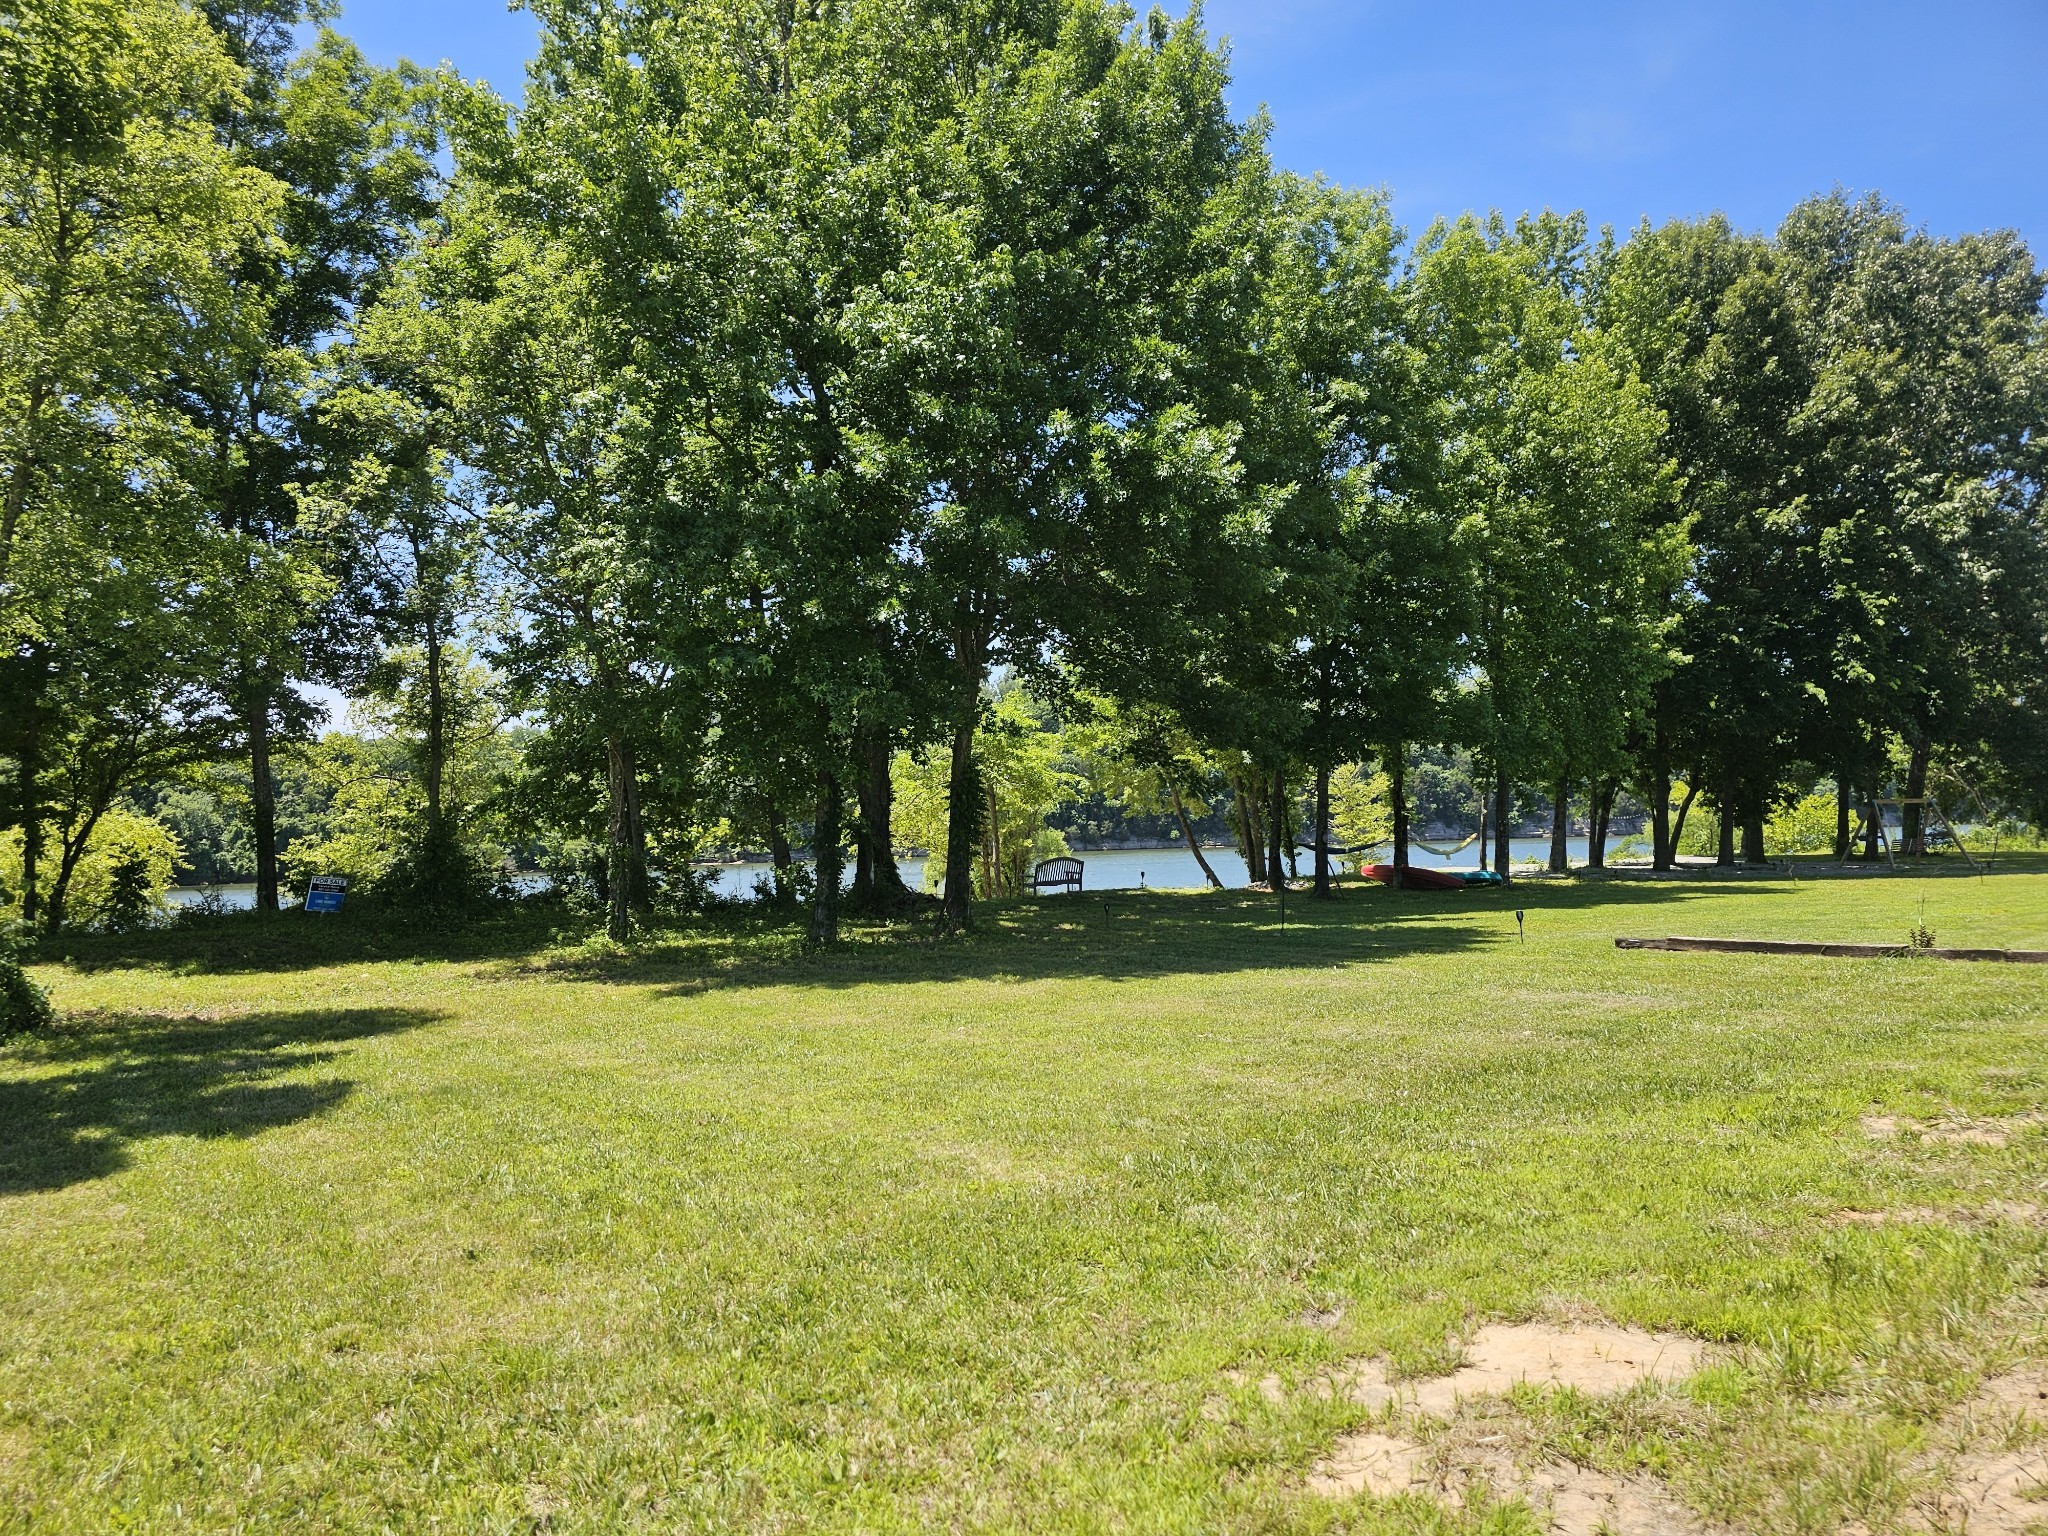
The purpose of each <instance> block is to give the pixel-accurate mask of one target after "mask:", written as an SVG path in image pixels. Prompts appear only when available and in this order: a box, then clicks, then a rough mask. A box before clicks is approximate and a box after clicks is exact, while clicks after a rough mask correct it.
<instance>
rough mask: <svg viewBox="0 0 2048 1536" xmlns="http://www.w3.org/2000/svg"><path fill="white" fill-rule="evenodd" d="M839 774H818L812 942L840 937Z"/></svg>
mask: <svg viewBox="0 0 2048 1536" xmlns="http://www.w3.org/2000/svg"><path fill="white" fill-rule="evenodd" d="M841 798H842V796H841V793H840V788H839V778H838V776H837V775H836V774H833V773H830V772H824V773H820V774H819V775H818V816H817V820H816V821H815V822H814V823H813V826H814V828H815V830H814V831H813V832H812V834H811V856H812V858H813V859H814V860H815V861H816V863H815V865H814V868H815V869H816V872H817V877H818V878H817V879H816V880H815V881H814V882H812V886H811V942H812V943H814V944H835V943H837V942H838V940H839V882H840V879H841V877H842V876H843V875H844V873H845V868H846V862H845V859H844V857H843V856H842V854H841V852H840V847H839V839H840V825H839V820H840V800H841Z"/></svg>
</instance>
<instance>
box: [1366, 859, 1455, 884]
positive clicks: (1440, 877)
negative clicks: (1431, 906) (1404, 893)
mask: <svg viewBox="0 0 2048 1536" xmlns="http://www.w3.org/2000/svg"><path fill="white" fill-rule="evenodd" d="M1358 872H1359V873H1360V874H1361V875H1364V876H1365V877H1366V879H1368V880H1377V881H1379V883H1380V884H1381V885H1400V886H1403V887H1405V888H1406V889H1408V890H1411V891H1462V890H1463V889H1464V888H1465V877H1464V876H1463V875H1459V874H1453V873H1452V872H1451V871H1450V870H1448V869H1423V868H1422V867H1421V866H1419V865H1415V864H1410V865H1409V866H1408V869H1407V871H1406V873H1407V876H1408V878H1407V879H1406V880H1401V879H1398V878H1397V877H1398V876H1399V875H1400V874H1401V873H1402V871H1400V870H1397V869H1395V868H1394V866H1393V865H1391V864H1367V865H1364V866H1362V867H1361V868H1360V869H1359V871H1358Z"/></svg>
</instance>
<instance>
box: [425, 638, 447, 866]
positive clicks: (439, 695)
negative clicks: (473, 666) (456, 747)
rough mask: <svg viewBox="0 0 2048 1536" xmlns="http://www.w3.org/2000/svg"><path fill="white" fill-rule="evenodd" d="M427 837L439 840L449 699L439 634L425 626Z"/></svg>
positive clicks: (433, 842) (445, 763)
mask: <svg viewBox="0 0 2048 1536" xmlns="http://www.w3.org/2000/svg"><path fill="white" fill-rule="evenodd" d="M426 656H427V740H426V758H427V760H426V770H427V771H426V780H427V837H428V840H429V842H430V844H431V845H433V846H435V847H438V846H439V845H440V841H441V819H442V795H441V791H442V785H443V783H444V781H445V780H446V777H447V770H448V724H447V713H448V702H447V698H446V696H445V690H444V689H443V687H442V682H441V633H440V629H439V627H438V626H437V625H435V624H433V623H432V622H429V623H428V625H427V644H426Z"/></svg>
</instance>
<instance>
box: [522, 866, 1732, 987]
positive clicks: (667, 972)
mask: <svg viewBox="0 0 2048 1536" xmlns="http://www.w3.org/2000/svg"><path fill="white" fill-rule="evenodd" d="M1752 888H1753V887H1752ZM1734 889H1736V887H1733V886H1728V885H1716V884H1689V883H1675V882H1650V881H1642V882H1623V881H1613V882H1586V883H1575V882H1564V881H1559V882H1553V883H1537V882H1531V883H1528V884H1524V885H1516V886H1514V887H1511V888H1509V889H1506V890H1487V889H1481V888H1474V889H1472V890H1467V891H1442V892H1437V891H1388V890H1386V889H1384V888H1382V887H1379V886H1373V885H1358V884H1347V885H1346V886H1345V887H1344V888H1343V889H1342V890H1341V892H1340V894H1339V895H1338V897H1337V898H1336V899H1335V900H1331V901H1316V900H1314V899H1312V898H1311V897H1310V896H1309V895H1308V894H1307V893H1306V892H1303V891H1291V892H1289V893H1288V895H1287V898H1286V903H1285V913H1284V916H1283V913H1282V909H1281V901H1280V898H1279V897H1278V896H1277V895H1275V894H1273V893H1270V892H1265V891H1245V890H1230V891H1203V892H1163V891H1132V890H1117V891H1096V892H1086V893H1083V894H1081V895H1078V896H1069V895H1061V896H1049V897H1044V898H1039V899H1026V900H1021V901H1012V902H1004V903H998V904H993V905H990V906H988V907H985V908H983V909H982V910H981V912H980V913H979V915H978V925H977V928H976V930H975V931H974V932H973V933H971V934H967V935H962V936H944V935H941V934H939V933H938V932H937V931H936V930H935V929H934V928H933V926H931V925H930V924H924V925H920V926H916V927H912V926H909V925H905V924H895V925H872V926H870V925H854V924H850V925H848V926H847V927H846V929H845V942H844V943H842V944H841V945H840V946H838V947H837V948H835V949H832V950H829V951H814V950H811V949H809V948H808V947H807V946H806V945H805V944H804V942H803V939H802V936H801V934H799V933H797V932H794V931H789V930H782V931H772V930H767V929H765V928H764V929H756V930H754V931H752V932H748V933H739V932H734V931H710V930H705V931H696V932H681V933H674V934H669V935H663V936H659V937H656V938H653V939H650V940H648V941H645V942H643V943H642V944H641V945H640V946H638V947H637V948H636V949H634V950H632V951H629V952H625V953H598V954H574V953H571V954H568V955H562V956H556V957H550V958H547V959H545V960H543V961H542V962H541V963H539V964H537V965H533V966H531V967H526V968H525V969H528V970H530V971H531V972H532V973H534V974H537V975H541V976H548V977H555V978H558V979H562V980H585V981H612V982H622V983H637V984H641V985H646V984H655V985H658V986H660V987H662V989H663V991H664V993H665V994H666V995H687V994H692V993H700V992H708V991H716V990H725V989H731V988H745V987H763V986H797V987H856V986H866V985H873V984H876V983H903V984H916V983H921V982H948V981H969V980H981V981H1014V982H1030V981H1039V980H1059V979H1068V978H1083V977H1085V978H1090V979H1095V980H1105V981H1112V982H1120V981H1136V980H1140V979H1145V978H1153V977H1159V976H1165V975H1216V974H1226V973H1232V972H1246V973H1251V972H1258V971H1271V970H1285V969H1291V968H1296V967H1300V966H1346V965H1362V964H1370V963H1372V962H1374V961H1380V960H1389V959H1396V958H1401V957H1404V956H1413V955H1441V954H1450V953H1455V952H1458V951H1461V950H1471V949H1475V948H1481V947H1486V946H1490V945H1495V944H1503V943H1512V942H1514V940H1515V935H1516V928H1515V920H1514V915H1513V914H1514V909H1515V908H1517V907H1520V908H1522V909H1523V910H1525V911H1527V912H1529V913H1530V914H1531V916H1532V918H1533V917H1534V915H1535V914H1537V913H1539V912H1542V911H1545V910H1564V909H1572V908H1583V907H1590V906H1612V907H1616V908H1625V909H1650V908H1659V907H1670V906H1674V905H1678V904H1682V903H1685V902H1690V901H1697V900H1711V899H1713V898H1714V897H1716V896H1720V895H1723V894H1726V893H1729V892H1732V891H1733V890H1734Z"/></svg>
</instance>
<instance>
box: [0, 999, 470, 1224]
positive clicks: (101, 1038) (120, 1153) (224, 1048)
mask: <svg viewBox="0 0 2048 1536" xmlns="http://www.w3.org/2000/svg"><path fill="white" fill-rule="evenodd" d="M440 1016H441V1015H440V1014H439V1013H437V1012H435V1011H432V1010H428V1009H422V1008H347V1009H320V1010H314V1011H307V1012H294V1013H283V1012H279V1013H257V1014H241V1015H237V1016H233V1017H228V1018H219V1019H211V1018H195V1017H181V1018H161V1017H151V1016H148V1015H139V1016H138V1015H132V1014H99V1013H95V1014H84V1015H72V1016H71V1017H70V1018H68V1019H66V1020H65V1021H64V1022H63V1023H62V1024H60V1025H58V1026H57V1027H55V1028H54V1029H51V1030H48V1031H45V1032H42V1033H39V1034H35V1035H31V1036H28V1037H26V1038H24V1039H20V1040H17V1041H15V1042H14V1043H13V1044H12V1045H10V1046H9V1047H8V1049H7V1052H6V1054H5V1056H0V1073H4V1074H5V1075H0V1196H4V1195H11V1194H23V1193H27V1192H29V1191H33V1190H50V1189H60V1188H62V1187H64V1186H65V1185H68V1184H76V1183H82V1182H84V1181H85V1180H88V1179H97V1178H104V1177H106V1176H107V1175H108V1174H111V1173H116V1172H119V1171H120V1170H121V1169H122V1168H124V1167H126V1166H127V1164H128V1148H129V1146H130V1144H131V1143H133V1142H136V1141H139V1140H142V1139H143V1138H145V1137H149V1136H253V1135H255V1134H257V1133H258V1132H260V1131H266V1130H269V1129H271V1128H272V1127H274V1126H280V1125H291V1124H294V1123H296V1122H298V1121H301V1120H307V1119H310V1118H312V1117H313V1116H315V1115H319V1114H324V1113H325V1112H326V1111H328V1110H330V1109H332V1108H334V1106H335V1105H337V1104H339V1103H341V1101H342V1100H343V1099H345V1098H347V1097H348V1095H349V1094H350V1092H352V1091H353V1089H354V1087H355V1085H354V1084H353V1083H352V1082H349V1081H348V1080H347V1079H345V1078H338V1077H322V1078H318V1079H315V1080H313V1081H310V1082H308V1081H290V1082H286V1081H281V1080H280V1079H282V1078H284V1077H285V1075H286V1074H292V1073H302V1072H305V1071H307V1070H308V1069H310V1068H316V1067H319V1066H321V1065H323V1064H324V1063H327V1062H331V1061H334V1060H335V1059H336V1058H337V1057H339V1056H340V1055H341V1054H342V1052H341V1051H340V1050H339V1049H338V1048H337V1047H339V1046H341V1045H342V1044H344V1043H346V1042H348V1041H352V1040H361V1039H366V1038H368V1037H370V1036H374V1035H386V1034H391V1033H394V1032H396V1031H398V1030H405V1029H415V1028H418V1027H419V1026H420V1025H422V1024H428V1023H431V1022H432V1021H433V1020H435V1019H436V1018H438V1017H440Z"/></svg>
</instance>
